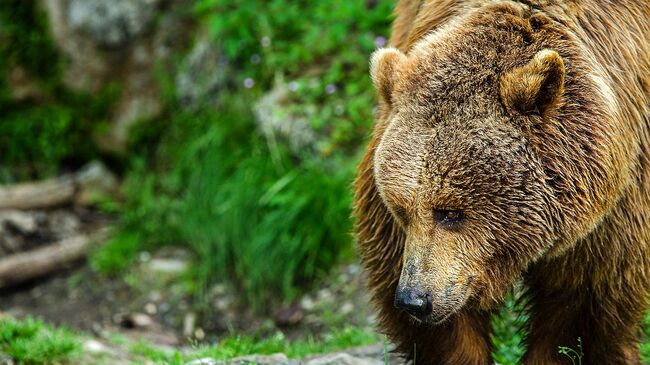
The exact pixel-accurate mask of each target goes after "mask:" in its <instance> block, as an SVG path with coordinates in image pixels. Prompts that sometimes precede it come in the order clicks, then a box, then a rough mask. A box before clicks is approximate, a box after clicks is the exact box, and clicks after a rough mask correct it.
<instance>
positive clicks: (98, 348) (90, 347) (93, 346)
mask: <svg viewBox="0 0 650 365" xmlns="http://www.w3.org/2000/svg"><path fill="white" fill-rule="evenodd" d="M83 349H84V351H86V352H89V353H92V354H95V355H102V354H107V355H113V354H114V353H115V351H114V350H113V349H111V348H110V347H108V346H106V345H105V344H103V343H101V342H99V341H97V340H87V341H85V342H84V343H83Z"/></svg>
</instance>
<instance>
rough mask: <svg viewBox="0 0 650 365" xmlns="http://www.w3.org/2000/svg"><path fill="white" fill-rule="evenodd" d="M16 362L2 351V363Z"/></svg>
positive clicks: (12, 364) (5, 364) (7, 364)
mask: <svg viewBox="0 0 650 365" xmlns="http://www.w3.org/2000/svg"><path fill="white" fill-rule="evenodd" d="M15 364H16V362H15V361H14V359H12V358H11V356H9V355H7V354H4V353H2V352H0V365H15Z"/></svg>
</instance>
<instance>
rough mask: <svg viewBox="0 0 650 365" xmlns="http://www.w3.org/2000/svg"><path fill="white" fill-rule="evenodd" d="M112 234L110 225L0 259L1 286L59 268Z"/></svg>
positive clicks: (79, 258)
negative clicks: (108, 227) (109, 228)
mask: <svg viewBox="0 0 650 365" xmlns="http://www.w3.org/2000/svg"><path fill="white" fill-rule="evenodd" d="M108 237H109V230H108V229H107V228H104V229H100V230H97V231H96V232H94V233H91V234H88V235H85V234H82V235H78V236H74V237H70V238H66V239H63V240H61V241H58V242H55V243H53V244H50V245H47V246H44V247H42V248H38V249H34V250H31V251H27V252H22V253H17V254H13V255H10V256H7V257H4V258H2V259H0V288H1V287H7V286H11V285H16V284H20V283H24V282H26V281H29V280H32V279H36V278H39V277H42V276H46V275H48V274H50V273H53V272H56V271H60V270H62V269H64V268H65V267H66V266H68V265H70V264H71V263H74V262H77V261H80V260H82V259H84V258H85V257H86V255H87V254H88V252H89V251H90V249H91V248H92V247H93V246H94V245H96V244H98V243H101V242H103V241H106V240H107V239H108Z"/></svg>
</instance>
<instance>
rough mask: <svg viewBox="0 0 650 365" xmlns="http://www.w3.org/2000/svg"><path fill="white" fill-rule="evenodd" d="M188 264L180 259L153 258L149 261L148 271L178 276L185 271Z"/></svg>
mask: <svg viewBox="0 0 650 365" xmlns="http://www.w3.org/2000/svg"><path fill="white" fill-rule="evenodd" d="M188 266H189V264H188V262H187V261H185V260H180V259H171V258H169V259H167V258H154V259H151V261H149V269H150V270H151V271H154V272H158V273H162V274H180V273H183V272H185V270H187V267H188Z"/></svg>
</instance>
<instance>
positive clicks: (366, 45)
mask: <svg viewBox="0 0 650 365" xmlns="http://www.w3.org/2000/svg"><path fill="white" fill-rule="evenodd" d="M370 3H371V2H365V1H340V0H330V1H290V0H272V1H261V0H258V1H250V0H237V1H231V0H198V1H197V3H196V10H197V13H198V14H200V15H202V16H203V17H204V18H205V19H206V21H207V22H208V24H209V25H210V29H211V31H212V34H213V36H214V38H215V40H218V42H219V44H220V45H221V46H222V47H223V49H224V51H225V52H226V55H227V56H228V57H229V59H231V60H232V61H233V62H234V63H236V64H237V65H239V67H241V70H240V73H239V75H238V77H239V78H240V80H239V82H241V81H242V80H243V79H244V78H252V79H253V80H255V82H256V85H257V87H256V90H254V91H253V92H257V91H259V90H263V89H269V88H270V87H271V86H273V83H274V81H275V80H276V76H278V75H280V76H282V77H284V78H286V79H288V80H291V81H293V82H294V83H295V84H294V85H295V86H296V87H295V90H294V92H293V93H292V95H291V97H292V100H291V102H292V104H293V105H292V107H291V108H293V110H294V111H298V112H299V113H301V114H302V115H304V116H305V117H306V118H307V119H308V120H309V121H310V123H311V124H312V126H313V127H314V128H315V129H316V130H317V131H318V132H321V133H325V134H327V135H328V136H329V138H327V139H326V140H324V141H322V143H321V146H319V148H320V152H321V153H322V154H324V155H329V154H331V153H333V152H334V151H337V150H340V149H342V148H345V149H347V150H355V149H358V147H359V144H360V141H362V139H363V137H365V135H366V134H367V133H368V127H369V125H370V122H371V120H372V113H373V105H374V92H373V91H372V90H373V88H372V85H371V83H370V79H369V77H368V56H369V55H370V53H371V52H372V51H373V50H374V49H375V48H376V47H377V45H376V44H375V43H376V42H375V40H376V39H381V40H385V37H386V36H387V34H388V29H389V25H390V22H391V12H392V8H393V6H394V5H395V2H394V1H393V0H379V1H373V2H372V4H373V5H368V4H370ZM382 36H383V37H382Z"/></svg>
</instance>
